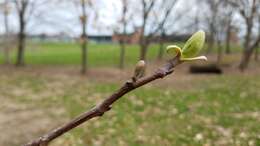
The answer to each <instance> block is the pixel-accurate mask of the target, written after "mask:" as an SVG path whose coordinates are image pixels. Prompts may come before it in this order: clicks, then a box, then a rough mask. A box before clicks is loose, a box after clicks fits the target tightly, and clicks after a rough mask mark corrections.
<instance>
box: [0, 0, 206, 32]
mask: <svg viewBox="0 0 260 146" xmlns="http://www.w3.org/2000/svg"><path fill="white" fill-rule="evenodd" d="M3 1H4V0H0V3H1V2H3ZM10 1H11V0H10ZM34 1H36V2H39V5H37V7H36V8H37V9H36V10H34V13H33V14H34V15H33V17H30V19H29V23H28V26H27V33H29V34H42V33H45V34H49V35H54V34H59V33H66V34H67V35H70V36H78V35H79V34H80V30H81V28H80V24H79V19H78V17H79V8H78V7H77V6H76V5H75V4H74V3H72V0H49V1H48V0H47V1H48V3H47V4H44V5H43V4H41V2H42V1H46V0H34ZM61 1H64V2H61ZM129 1H130V4H129V5H130V6H129V7H135V10H134V11H135V13H134V17H133V18H132V20H133V21H132V22H131V23H130V25H129V26H128V31H129V32H131V31H133V27H134V26H140V24H141V19H140V12H139V11H140V8H141V7H140V6H141V5H140V4H138V2H140V0H129ZM157 1H160V0H157ZM94 2H95V3H94V8H93V9H90V11H89V14H90V16H89V23H88V34H90V35H110V34H112V33H113V30H115V28H117V25H118V21H119V19H120V14H121V8H122V6H121V0H94ZM10 7H11V14H10V15H9V22H10V29H11V31H12V32H14V33H15V32H17V31H18V19H17V14H16V10H15V7H14V5H11V6H10ZM157 11H158V12H159V11H160V10H157ZM96 12H98V14H97V15H96ZM184 12H185V13H184ZM179 14H181V16H182V17H181V18H180V20H178V21H177V20H176V16H178V15H179ZM197 15H200V16H201V17H206V15H207V13H206V11H205V8H204V7H197V5H195V4H194V0H179V3H178V4H177V6H176V7H175V8H174V11H173V12H172V14H171V19H170V20H169V22H168V23H166V26H167V31H168V33H186V32H187V31H191V29H190V28H191V27H189V25H191V22H192V21H194V19H195V16H197ZM3 26H4V21H3V12H2V11H0V33H3V32H4V27H3ZM199 27H200V28H201V29H204V27H205V26H203V25H200V26H199Z"/></svg>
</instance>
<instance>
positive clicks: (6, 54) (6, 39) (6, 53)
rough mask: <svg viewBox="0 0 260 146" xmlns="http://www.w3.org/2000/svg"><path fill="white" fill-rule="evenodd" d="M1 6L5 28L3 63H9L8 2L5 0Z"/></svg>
mask: <svg viewBox="0 0 260 146" xmlns="http://www.w3.org/2000/svg"><path fill="white" fill-rule="evenodd" d="M1 8H2V10H3V15H4V28H5V36H4V43H5V45H4V63H5V64H9V63H10V53H9V52H10V44H9V41H10V37H9V18H8V15H9V13H10V9H11V7H10V4H9V2H8V0H5V1H4V3H2V4H1Z"/></svg>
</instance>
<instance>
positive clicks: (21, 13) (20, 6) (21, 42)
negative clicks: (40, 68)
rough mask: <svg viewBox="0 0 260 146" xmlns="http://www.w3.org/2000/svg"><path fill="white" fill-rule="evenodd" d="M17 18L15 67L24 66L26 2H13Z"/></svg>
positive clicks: (26, 0) (24, 0) (25, 0)
mask: <svg viewBox="0 0 260 146" xmlns="http://www.w3.org/2000/svg"><path fill="white" fill-rule="evenodd" d="M15 3H16V7H17V11H18V17H19V33H18V51H17V60H16V66H23V65H24V63H25V62H24V51H25V43H26V33H25V28H26V20H25V13H26V10H27V6H28V0H23V1H20V2H19V1H15Z"/></svg>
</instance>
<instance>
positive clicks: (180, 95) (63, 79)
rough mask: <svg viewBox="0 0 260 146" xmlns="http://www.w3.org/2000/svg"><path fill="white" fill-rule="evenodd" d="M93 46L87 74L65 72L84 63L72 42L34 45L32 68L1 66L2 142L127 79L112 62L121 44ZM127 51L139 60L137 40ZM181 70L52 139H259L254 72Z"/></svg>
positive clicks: (199, 143)
mask: <svg viewBox="0 0 260 146" xmlns="http://www.w3.org/2000/svg"><path fill="white" fill-rule="evenodd" d="M89 48H90V50H89V56H90V58H89V64H90V66H91V67H92V72H91V73H90V74H89V75H88V76H86V77H82V76H79V75H78V74H70V72H69V71H68V72H66V71H67V70H69V69H67V67H66V66H64V65H69V66H71V65H75V66H76V65H79V64H80V49H79V47H78V46H77V45H76V44H73V43H68V44H65V43H41V44H38V45H34V44H30V45H29V47H28V48H27V50H26V63H27V64H29V65H33V67H32V68H30V67H29V68H26V67H25V68H18V69H17V68H14V67H12V66H11V67H9V66H3V67H2V66H0V100H1V103H0V129H1V130H2V131H5V134H4V135H3V136H0V145H4V146H16V145H21V144H22V143H24V142H27V141H28V140H30V139H32V138H35V137H38V136H40V135H42V134H43V133H46V132H47V131H49V130H50V129H52V128H54V127H56V126H57V125H61V124H63V123H64V122H66V121H68V120H69V119H72V118H74V117H75V116H76V115H78V114H80V113H82V112H83V111H86V110H88V109H90V108H91V107H93V106H94V105H95V104H97V103H98V102H100V101H101V100H102V99H103V98H105V97H107V96H108V95H110V94H111V93H113V92H114V91H115V90H116V89H118V87H119V86H120V85H121V84H122V83H123V82H124V81H125V80H127V79H129V78H130V75H129V73H130V72H132V70H131V69H126V70H125V71H120V70H118V69H116V68H112V69H111V70H112V71H111V70H109V69H108V68H109V67H115V66H117V64H118V60H119V59H118V58H119V51H118V50H119V48H118V46H117V45H116V44H109V45H108V44H99V45H97V44H90V46H89ZM157 51H158V46H156V45H152V46H151V48H150V50H149V52H148V58H149V59H150V60H153V59H155V58H156V55H157ZM14 54H15V52H13V54H12V59H13V60H14V57H15V56H14ZM126 54H127V59H126V61H127V64H128V65H133V64H135V63H136V61H137V58H138V54H139V50H138V46H136V45H130V46H129V47H128V48H127V53H126ZM225 59H227V62H229V61H230V62H234V60H236V58H232V57H228V58H225ZM0 60H2V57H0ZM41 65H44V66H59V67H60V66H61V67H63V68H64V70H62V71H60V70H58V71H57V72H56V70H55V67H54V68H53V67H50V68H48V67H47V69H46V68H44V69H43V68H42V66H41ZM182 66H184V68H186V67H187V66H188V65H187V64H184V65H182ZM95 67H98V68H101V70H98V69H96V68H95ZM107 67H108V68H107ZM102 68H104V69H103V70H102ZM255 69H256V68H255ZM176 70H177V71H176V74H175V75H171V76H169V77H167V78H165V79H163V80H161V81H158V82H155V83H153V84H150V85H147V86H145V87H142V88H140V89H137V90H136V91H134V92H131V93H130V94H128V95H126V96H124V97H123V98H122V99H120V100H119V101H118V102H117V103H116V104H114V105H113V108H112V110H111V111H110V112H108V113H107V114H105V115H104V116H103V117H101V118H99V119H95V120H91V121H90V122H88V123H85V124H84V125H82V126H80V127H78V128H76V129H74V130H72V131H71V132H69V133H67V134H65V135H64V136H62V137H60V138H58V139H57V140H55V141H54V142H53V143H51V146H84V145H90V146H114V145H118V146H160V145H162V146H259V145H260V124H259V123H260V106H259V105H260V90H259V89H260V77H259V74H257V72H255V71H253V72H250V73H248V74H247V73H244V74H242V73H238V72H237V71H235V72H232V71H233V70H232V71H231V72H228V73H225V74H223V75H191V74H188V73H187V72H186V71H185V69H182V68H180V70H179V69H176ZM258 71H259V70H258ZM93 72H94V73H93ZM119 76H122V78H123V79H122V78H119Z"/></svg>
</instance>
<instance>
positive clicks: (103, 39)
mask: <svg viewBox="0 0 260 146" xmlns="http://www.w3.org/2000/svg"><path fill="white" fill-rule="evenodd" d="M88 40H89V41H92V42H95V43H110V42H112V36H111V35H89V36H88Z"/></svg>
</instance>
